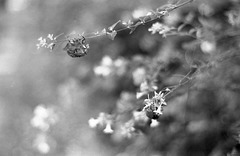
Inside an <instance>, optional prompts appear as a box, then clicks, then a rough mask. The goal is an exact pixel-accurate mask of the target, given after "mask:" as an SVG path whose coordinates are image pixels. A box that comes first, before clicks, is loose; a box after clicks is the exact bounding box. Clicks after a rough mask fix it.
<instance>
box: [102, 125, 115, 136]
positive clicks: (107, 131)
mask: <svg viewBox="0 0 240 156" xmlns="http://www.w3.org/2000/svg"><path fill="white" fill-rule="evenodd" d="M103 132H104V133H106V134H111V133H113V129H112V127H111V124H110V123H107V124H106V127H105V129H104V130H103Z"/></svg>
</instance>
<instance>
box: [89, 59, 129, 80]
mask: <svg viewBox="0 0 240 156" xmlns="http://www.w3.org/2000/svg"><path fill="white" fill-rule="evenodd" d="M126 65H127V61H126V60H125V59H123V58H118V59H116V60H112V59H111V58H110V57H109V56H104V57H103V58H102V60H101V63H100V65H99V66H96V67H95V68H94V73H95V74H96V75H99V76H103V77H106V76H109V75H111V74H116V75H119V76H121V75H123V74H124V73H125V71H126Z"/></svg>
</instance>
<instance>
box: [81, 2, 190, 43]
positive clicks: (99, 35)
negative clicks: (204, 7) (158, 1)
mask: <svg viewBox="0 0 240 156" xmlns="http://www.w3.org/2000/svg"><path fill="white" fill-rule="evenodd" d="M193 1H194V0H188V1H186V2H183V3H181V4H179V5H176V6H175V7H173V8H171V9H170V10H167V11H168V13H169V12H171V11H173V10H175V9H177V8H180V7H182V6H184V5H187V4H189V3H191V2H193ZM162 16H165V15H162ZM162 16H161V17H162ZM146 17H148V16H145V17H144V18H146ZM157 18H158V17H156V18H154V19H150V20H147V21H144V22H141V21H140V20H138V21H136V23H137V22H141V24H139V25H143V24H146V23H149V22H152V21H154V20H156V19H157ZM139 25H137V26H136V25H132V26H129V27H125V28H121V29H117V30H115V31H116V32H117V33H118V32H121V31H124V30H127V29H131V28H134V27H136V28H137V27H138V26H139ZM88 35H89V36H88ZM105 35H106V34H101V33H100V34H96V35H95V34H94V35H92V34H91V33H90V34H86V35H85V38H86V39H90V38H95V37H101V36H105Z"/></svg>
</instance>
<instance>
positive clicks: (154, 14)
mask: <svg viewBox="0 0 240 156" xmlns="http://www.w3.org/2000/svg"><path fill="white" fill-rule="evenodd" d="M147 16H148V17H150V18H151V20H154V19H156V18H157V14H156V12H154V11H153V10H151V11H150V12H148V13H147Z"/></svg>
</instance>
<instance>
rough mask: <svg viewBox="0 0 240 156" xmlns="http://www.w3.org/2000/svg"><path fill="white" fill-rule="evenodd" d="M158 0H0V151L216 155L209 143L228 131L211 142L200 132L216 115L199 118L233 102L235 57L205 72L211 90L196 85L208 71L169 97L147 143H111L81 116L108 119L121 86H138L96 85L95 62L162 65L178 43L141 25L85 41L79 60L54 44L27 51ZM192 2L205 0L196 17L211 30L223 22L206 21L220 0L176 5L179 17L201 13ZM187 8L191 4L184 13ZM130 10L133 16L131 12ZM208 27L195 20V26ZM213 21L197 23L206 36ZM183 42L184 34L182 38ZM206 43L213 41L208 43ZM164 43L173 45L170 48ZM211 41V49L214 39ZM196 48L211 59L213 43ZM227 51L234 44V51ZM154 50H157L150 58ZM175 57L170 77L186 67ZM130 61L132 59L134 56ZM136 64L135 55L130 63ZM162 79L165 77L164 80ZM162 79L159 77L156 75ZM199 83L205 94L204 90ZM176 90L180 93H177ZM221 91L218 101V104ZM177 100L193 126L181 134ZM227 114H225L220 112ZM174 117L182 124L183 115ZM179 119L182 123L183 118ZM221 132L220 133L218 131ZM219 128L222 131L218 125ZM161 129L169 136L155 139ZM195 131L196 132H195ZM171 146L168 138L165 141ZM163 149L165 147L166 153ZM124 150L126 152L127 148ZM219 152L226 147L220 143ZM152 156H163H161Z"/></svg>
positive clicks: (113, 81)
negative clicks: (103, 115)
mask: <svg viewBox="0 0 240 156" xmlns="http://www.w3.org/2000/svg"><path fill="white" fill-rule="evenodd" d="M166 3H167V1H163V0H161V1H159V0H148V1H146V0H131V1H129V0H0V34H1V35H0V155H1V156H33V155H36V156H41V155H49V156H113V155H118V156H128V155H131V156H132V155H143V156H144V155H152V156H158V155H159V156H160V155H161V154H160V152H159V151H168V150H169V151H172V152H169V153H170V155H171V156H173V155H178V154H177V152H176V151H178V150H179V151H184V150H185V151H188V152H189V151H191V150H190V149H193V151H191V152H189V155H194V154H193V153H195V154H196V153H198V154H196V155H197V156H198V155H199V156H202V155H214V154H215V155H218V154H219V153H221V152H219V151H220V150H218V147H219V148H220V147H222V146H223V143H220V144H218V143H217V142H220V140H221V139H222V138H221V137H222V136H223V135H224V137H226V136H225V135H227V136H228V133H227V132H226V133H227V134H225V133H224V132H222V133H224V134H223V135H222V133H220V132H219V133H217V134H219V135H217V136H213V134H214V133H215V132H214V131H211V132H209V131H207V130H206V127H207V125H211V124H210V123H212V122H210V121H214V123H216V125H217V126H212V129H211V130H213V129H217V128H218V122H216V119H217V118H218V117H219V116H218V115H219V112H218V113H216V114H217V115H215V114H213V115H212V116H211V115H210V116H209V114H212V112H213V111H215V109H217V110H219V109H220V108H219V107H221V108H222V105H223V104H222V103H224V102H225V103H229V102H230V104H231V105H230V106H229V107H230V108H229V109H230V110H232V111H233V110H235V111H237V109H239V107H238V106H237V101H239V98H238V95H239V86H238V85H239V82H238V81H239V80H238V79H237V77H238V76H239V73H240V72H239V68H238V67H239V65H238V64H239V63H237V61H239V60H235V61H233V63H231V64H230V63H227V65H226V64H225V65H223V66H221V65H220V66H218V68H220V69H221V70H216V71H215V70H214V71H213V73H214V74H212V75H217V76H218V77H214V76H213V77H214V78H216V79H217V80H216V81H214V83H216V84H221V85H216V84H215V85H216V86H214V87H209V86H211V85H213V82H211V81H210V80H209V79H207V80H209V81H206V79H204V78H205V77H207V76H208V74H209V73H207V74H202V75H201V76H202V77H199V78H198V80H199V81H198V83H196V84H197V85H196V86H195V90H194V89H193V90H192V91H190V93H191V94H192V96H188V94H183V93H181V92H180V93H179V94H181V95H180V97H179V98H174V100H173V101H172V103H173V104H174V103H175V105H173V106H172V107H170V109H169V111H168V112H170V113H167V114H168V115H169V116H168V115H166V116H167V118H166V119H164V122H163V123H162V125H163V126H166V127H167V128H162V129H154V131H153V133H149V132H148V133H147V137H145V136H142V137H140V138H136V139H135V140H134V141H124V142H121V143H120V142H118V141H112V139H111V138H110V136H109V135H107V134H102V133H100V132H98V131H96V130H94V129H91V128H90V127H89V125H88V120H89V119H90V118H91V117H96V116H98V114H99V113H100V112H108V113H112V112H113V111H114V109H115V107H116V101H117V100H118V99H119V97H120V95H122V91H126V90H127V91H128V92H131V93H134V92H136V90H137V88H138V86H137V85H134V82H133V81H134V80H133V78H132V73H128V74H125V75H126V76H125V77H124V76H123V77H121V78H116V77H114V78H109V79H103V78H99V77H97V76H96V75H95V74H94V69H95V67H96V66H97V65H99V63H100V62H101V59H102V57H103V56H105V55H108V56H110V57H111V58H112V59H117V58H118V57H119V56H121V57H124V58H126V59H129V60H131V59H132V56H133V55H136V54H137V55H141V56H148V57H150V58H151V57H153V56H155V55H156V56H158V57H161V58H162V59H163V58H169V57H172V56H173V53H170V54H169V51H171V50H175V49H177V50H179V49H178V48H179V46H180V43H179V42H181V44H182V41H183V40H181V39H180V38H170V39H167V40H166V41H162V40H164V39H162V38H161V37H160V36H159V35H158V36H157V35H151V33H150V32H148V28H149V26H151V23H150V24H146V25H145V26H141V27H140V28H139V29H137V30H136V31H135V32H134V33H133V34H132V35H129V34H128V32H122V33H120V34H119V36H117V37H116V39H115V40H114V41H111V40H109V39H108V38H107V37H102V38H96V39H91V40H89V41H88V42H89V43H90V50H89V53H88V55H87V56H86V57H83V58H71V57H69V56H68V55H67V54H66V52H64V51H63V50H62V48H63V47H64V44H63V45H61V44H60V45H59V46H57V47H56V49H55V50H54V51H53V52H50V51H48V50H46V49H39V50H37V48H36V44H37V42H38V41H37V39H38V38H39V37H41V36H43V37H46V36H47V34H54V35H58V34H61V33H64V35H68V34H71V33H80V34H81V33H82V32H93V31H97V30H99V31H100V30H102V29H103V28H107V27H108V26H110V25H112V24H113V23H115V22H116V21H118V20H119V19H120V20H124V21H127V20H128V19H131V18H132V17H134V16H138V14H141V13H142V12H143V10H145V11H146V10H151V9H156V7H159V6H161V5H164V4H166ZM201 3H206V4H209V5H206V6H202V8H204V7H206V8H207V6H211V7H210V8H208V9H206V10H205V11H203V12H204V14H207V13H208V15H204V16H206V17H207V18H208V19H211V18H212V19H216V20H213V21H214V22H216V23H217V24H219V23H223V22H222V21H220V22H219V20H220V19H221V16H220V17H218V16H216V17H215V16H214V17H213V16H212V14H211V13H212V12H213V14H214V13H216V14H218V15H219V14H222V11H219V10H221V9H222V6H223V4H225V1H224V0H223V1H219V0H218V1H217V0H216V1H214V0H212V1H210V2H209V3H207V1H201V2H200V1H197V2H195V3H194V4H191V5H189V6H188V7H185V8H184V9H182V10H183V12H184V13H183V14H187V13H186V12H188V11H192V12H194V13H196V12H198V13H196V14H199V12H200V13H201V11H202V10H201V9H200V11H199V8H201V7H199V8H198V7H197V6H200V4H201ZM226 3H227V2H226ZM191 6H193V7H192V8H191ZM139 10H141V11H140V12H139ZM180 10H181V9H180ZM203 10H204V9H203ZM223 10H224V9H223ZM211 11H212V12H211ZM209 12H210V13H209ZM209 14H211V15H209ZM201 16H203V14H202V15H201ZM173 17H175V16H172V19H173ZM178 20H179V19H178ZM208 22H209V21H207V22H205V24H206V23H208ZM214 22H213V23H211V22H209V23H210V24H209V25H208V26H206V27H207V28H209V29H210V31H211V32H212V31H213V29H211V28H213V27H214V29H215V26H216V23H214ZM225 22H226V23H227V19H225ZM236 29H237V30H239V29H238V28H236ZM236 29H234V30H236ZM218 30H220V29H218ZM191 40H192V39H189V38H184V41H191ZM213 40H214V43H215V41H216V39H215V38H214V39H213ZM211 41H212V40H211ZM224 41H225V40H224ZM224 41H223V43H225V44H226V45H222V47H220V49H221V50H223V51H224V50H226V49H227V48H228V47H229V45H230V43H229V44H227V43H226V42H224ZM172 43H178V44H175V45H176V46H173V45H172ZM208 43H209V42H208ZM217 44H219V43H218V42H216V45H217ZM220 45H221V44H220ZM234 45H235V44H234ZM191 46H192V45H191ZM201 46H202V47H201ZM201 46H200V47H201V48H202V49H201V50H202V51H203V52H204V50H205V53H207V54H208V55H212V53H211V51H214V50H215V49H214V48H215V44H214V46H213V45H212V44H210V45H209V44H207V45H206V44H204V45H201ZM237 47H238V48H239V45H237ZM204 48H205V49H204ZM209 48H210V50H209ZM163 49H164V51H165V52H162V53H161V54H158V53H160V51H161V50H163ZM183 49H184V48H183ZM213 49H214V50H213ZM181 50H182V49H180V50H179V51H181ZM198 50H199V49H198ZM216 51H217V50H216ZM157 54H158V55H157ZM214 55H215V54H214ZM177 56H178V59H179V60H180V62H181V63H180V64H184V65H183V67H182V66H181V68H180V69H178V68H177V69H176V70H175V66H174V65H176V66H180V65H179V64H173V66H174V67H173V68H174V69H173V70H171V69H172V68H168V69H169V70H171V71H172V72H175V71H177V73H181V72H184V71H187V70H186V69H188V67H186V64H187V63H182V62H183V61H181V60H184V59H185V56H184V55H183V54H182V53H181V52H180V53H178V54H177ZM143 58H144V57H143ZM136 59H137V60H138V58H136ZM142 60H144V59H142ZM142 60H141V59H140V61H142ZM169 60H170V59H169ZM138 61H139V60H138ZM148 63H149V62H148ZM236 64H237V65H236ZM171 67H172V66H171ZM228 67H232V68H231V71H229V70H228V69H229V68H228ZM222 71H228V72H231V73H233V75H231V76H226V75H229V73H228V72H222ZM164 74H166V73H164ZM210 75H211V74H210ZM165 76H166V77H167V76H168V74H166V75H165ZM221 76H223V77H224V80H223V79H221V78H222V77H221ZM166 77H164V76H163V77H162V78H166ZM213 77H211V78H213ZM207 78H209V77H207ZM140 81H141V80H140ZM167 81H168V80H167ZM169 81H170V80H169ZM222 81H224V82H222ZM233 81H234V84H233V86H232V87H230V89H229V88H228V89H229V90H230V91H229V90H227V91H226V88H227V87H229V86H231V85H227V86H225V85H224V84H225V83H228V84H231V83H233ZM175 82H176V81H175ZM203 82H206V83H203ZM159 83H160V82H159ZM161 83H165V82H161ZM167 83H169V82H166V84H167ZM129 84H130V85H129ZM135 84H136V83H135ZM206 87H208V88H207V89H206ZM188 88H189V87H188ZM219 88H222V89H224V91H223V90H218V89H219ZM185 89H186V90H187V88H185ZM200 90H201V91H200ZM214 90H215V91H216V90H218V91H219V92H220V91H221V93H217V94H215V93H213V91H214ZM188 91H189V90H188ZM213 95H214V96H213ZM222 95H225V96H226V97H225V98H224V97H223V96H222ZM177 97H178V95H177ZM209 97H215V98H209ZM220 97H222V98H223V99H221V98H220ZM186 99H188V100H189V102H188V103H193V105H190V106H189V107H188V108H187V110H184V113H186V112H187V111H189V112H191V113H189V116H188V117H187V118H189V120H188V121H189V122H190V120H191V119H193V120H195V121H194V122H193V123H190V124H189V125H188V128H189V129H188V130H189V133H187V132H186V133H182V129H181V126H182V125H181V124H180V125H179V124H176V123H182V122H180V121H178V120H181V121H182V118H178V115H179V116H181V117H182V114H181V111H182V110H183V108H182V107H181V106H179V105H176V103H179V104H182V103H184V101H186ZM209 99H211V100H212V101H211V100H209ZM229 99H231V101H230V100H229ZM209 101H210V102H209ZM216 101H218V102H216ZM219 101H221V102H220V103H221V106H219V107H215V105H214V104H217V103H219ZM206 103H211V104H212V105H208V106H206V108H205V107H204V109H203V110H202V111H199V112H198V110H199V109H200V108H201V105H204V104H206ZM184 109H185V108H184ZM198 113H199V114H198ZM227 113H229V112H228V111H226V114H227ZM235 113H236V112H235ZM171 115H176V116H175V117H176V118H178V119H175V118H172V117H171ZM183 118H186V116H184V117H183ZM235 118H237V115H236V116H234V119H235ZM210 119H211V120H210ZM231 119H232V118H230V117H229V116H228V115H225V116H224V119H222V120H224V121H223V123H224V124H226V122H227V121H229V120H231ZM184 121H186V120H185V119H184ZM225 121H226V122H225ZM231 121H232V120H231ZM234 121H235V120H234ZM172 123H174V124H172ZM184 123H185V122H184ZM221 123H222V122H221ZM185 124H186V123H185ZM234 124H235V122H234ZM171 125H172V126H171ZM226 127H227V128H228V126H226ZM226 127H224V126H223V129H224V128H226ZM229 127H230V126H229ZM175 129H177V130H175ZM198 129H199V130H198ZM159 131H164V133H163V134H159ZM168 131H169V132H170V133H171V134H165V133H167V132H168ZM199 131H200V132H201V134H202V135H201V134H199ZM203 131H204V132H203ZM202 132H203V133H202ZM172 133H174V134H176V133H178V134H181V135H179V136H178V139H176V136H175V135H174V136H172ZM196 133H197V134H196ZM195 134H196V135H195ZM204 134H206V135H204ZM192 136H194V137H196V138H194V137H193V138H194V139H192V140H191V137H192ZM202 136H206V139H205V140H204V139H202V138H203V137H202ZM164 137H166V140H165V141H163V142H161V139H162V138H164ZM183 138H184V139H183ZM199 138H201V139H202V140H201V139H199ZM212 138H214V139H215V140H214V141H212V142H211V144H210V145H209V146H210V147H209V148H207V147H206V146H207V145H208V143H209V142H208V139H210V140H211V139H212ZM171 140H174V141H173V142H171ZM224 142H227V141H226V140H225V141H224ZM230 142H231V143H230V145H231V146H232V145H234V143H232V142H234V141H230ZM151 143H152V144H151ZM170 143H171V146H172V148H169V146H170V145H169V144H170ZM194 143H195V144H194ZM162 144H164V145H162ZM179 144H183V145H184V146H186V148H178V145H179ZM199 144H201V145H203V144H204V147H203V146H201V147H199V146H198V145H199ZM126 145H131V146H129V148H128V147H127V146H126ZM230 145H229V146H230ZM150 146H151V147H150ZM197 147H199V149H197ZM215 147H216V148H215ZM224 147H225V146H224ZM186 149H187V150H186ZM228 149H229V150H230V149H231V148H230V147H228ZM229 150H228V151H229ZM124 151H125V152H124ZM143 151H144V152H143ZM194 151H195V152H194ZM201 151H205V152H201ZM225 151H226V150H225ZM175 152H176V153H175ZM169 153H168V154H169ZM186 153H187V152H185V153H184V152H183V153H182V154H183V155H186ZM162 155H167V153H165V154H162ZM215 155H214V156H215Z"/></svg>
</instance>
